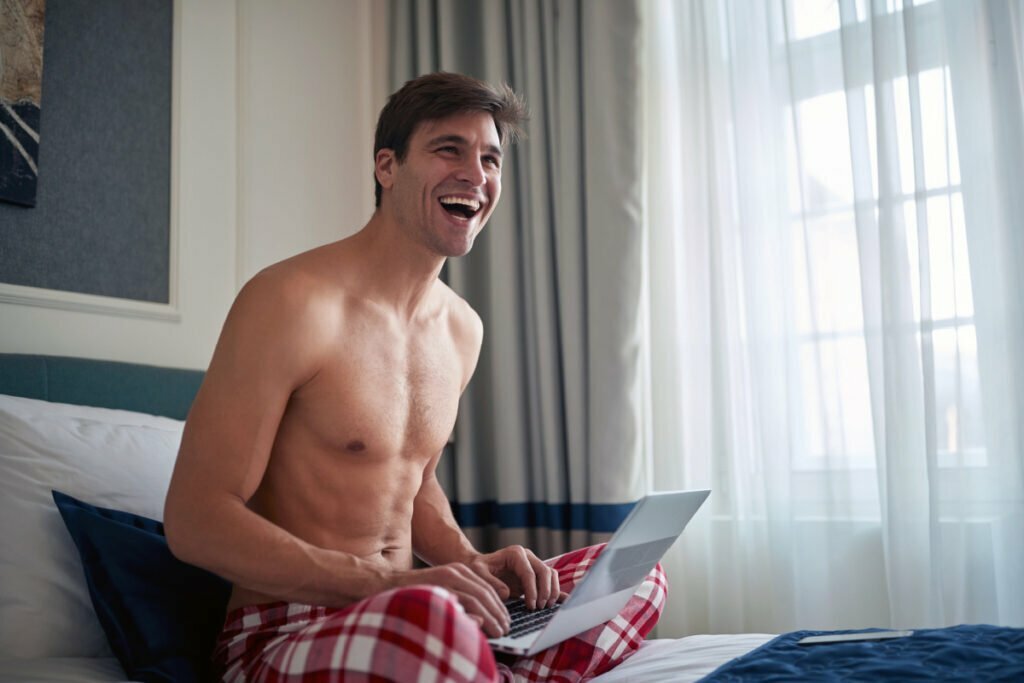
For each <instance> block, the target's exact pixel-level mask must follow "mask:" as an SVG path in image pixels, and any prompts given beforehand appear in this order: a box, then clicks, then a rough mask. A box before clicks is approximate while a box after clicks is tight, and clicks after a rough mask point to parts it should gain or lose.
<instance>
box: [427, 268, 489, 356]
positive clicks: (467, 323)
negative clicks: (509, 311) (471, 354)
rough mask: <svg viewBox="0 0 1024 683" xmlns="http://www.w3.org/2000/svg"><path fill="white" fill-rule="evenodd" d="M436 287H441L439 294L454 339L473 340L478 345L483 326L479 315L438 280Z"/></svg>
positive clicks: (452, 290)
mask: <svg viewBox="0 0 1024 683" xmlns="http://www.w3.org/2000/svg"><path fill="white" fill-rule="evenodd" d="M438 285H440V287H441V294H442V296H443V297H444V301H445V307H446V309H447V311H448V320H449V322H450V324H451V329H452V332H453V334H454V335H455V337H456V339H457V340H464V341H468V342H472V341H474V340H475V341H476V343H478V344H479V341H480V339H481V338H482V337H483V333H484V324H483V320H481V318H480V315H479V314H478V313H477V312H476V311H475V310H473V307H472V306H470V305H469V302H468V301H466V300H465V299H463V298H462V297H461V296H459V295H458V294H457V293H456V292H455V290H454V289H452V288H451V287H449V286H448V285H447V284H445V283H444V282H442V281H440V280H438Z"/></svg>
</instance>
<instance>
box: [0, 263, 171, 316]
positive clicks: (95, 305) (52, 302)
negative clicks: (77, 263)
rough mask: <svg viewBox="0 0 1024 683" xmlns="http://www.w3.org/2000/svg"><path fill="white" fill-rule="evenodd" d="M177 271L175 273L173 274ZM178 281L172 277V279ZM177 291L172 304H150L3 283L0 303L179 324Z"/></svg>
mask: <svg viewBox="0 0 1024 683" xmlns="http://www.w3.org/2000/svg"><path fill="white" fill-rule="evenodd" d="M172 272H173V271H172ZM174 279H175V278H174V277H173V276H172V280H174ZM175 298H176V293H175V290H173V289H172V290H171V300H172V301H171V303H169V304H155V303H152V302H149V301H135V300H133V299H118V298H115V297H109V296H97V295H95V294H80V293H78V292H64V291H60V290H56V289H42V288H40V287H25V286H23V285H11V284H7V283H0V304H18V305H21V306H35V307H38V308H57V309H61V310H65V311H78V312H81V313H102V314H107V315H118V316H124V317H128V318H146V319H149V320H164V321H171V322H179V321H180V320H181V311H179V310H178V306H177V303H176V302H175V301H174V300H175Z"/></svg>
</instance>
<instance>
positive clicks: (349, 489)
mask: <svg viewBox="0 0 1024 683" xmlns="http://www.w3.org/2000/svg"><path fill="white" fill-rule="evenodd" d="M281 445H282V444H281V443H280V440H279V443H278V444H277V445H276V446H275V448H274V452H273V454H272V455H271V459H270V462H269V463H268V467H267V472H266V474H265V475H264V478H263V481H262V482H261V484H260V487H259V488H258V489H257V491H256V493H255V495H253V497H252V499H251V500H250V501H249V503H248V507H249V508H250V509H251V510H252V511H253V512H255V513H256V514H258V515H260V516H262V517H264V518H266V519H267V520H269V521H270V522H272V523H274V524H276V525H277V526H280V527H281V528H282V529H284V530H285V531H287V532H289V533H291V534H292V535H294V536H296V537H297V538H300V539H302V540H303V541H306V542H307V543H310V544H311V545H314V546H317V547H320V548H324V549H327V550H337V551H340V552H344V553H349V554H351V555H355V556H357V557H359V558H361V559H363V560H368V561H370V562H373V563H375V564H377V565H379V566H380V567H381V568H383V569H390V570H394V571H402V570H408V569H411V568H412V563H413V550H412V512H413V500H414V499H415V497H416V494H417V492H418V491H419V487H420V483H421V482H422V477H423V469H424V467H425V465H426V462H427V461H426V459H421V458H408V457H403V456H402V455H401V454H399V453H387V452H384V451H383V450H377V451H376V452H375V451H374V450H373V449H371V448H367V449H365V450H361V451H359V452H356V453H350V452H347V451H345V450H343V449H342V450H341V452H339V450H338V449H323V448H306V449H303V450H302V451H301V452H297V451H288V450H285V449H281V448H279V447H280V446H281ZM307 446H308V444H307ZM300 453H301V455H300ZM267 561H268V562H273V558H272V557H268V558H267ZM295 580H296V583H297V584H300V583H301V582H302V580H303V577H295ZM281 599H282V598H281V596H274V595H267V594H264V593H260V592H257V591H254V590H250V589H248V588H246V587H244V586H241V585H238V584H236V585H235V586H234V588H233V590H232V593H231V600H230V601H229V603H228V610H229V611H230V610H232V609H236V608H239V607H244V606H247V605H254V604H263V603H268V602H276V601H279V600H281Z"/></svg>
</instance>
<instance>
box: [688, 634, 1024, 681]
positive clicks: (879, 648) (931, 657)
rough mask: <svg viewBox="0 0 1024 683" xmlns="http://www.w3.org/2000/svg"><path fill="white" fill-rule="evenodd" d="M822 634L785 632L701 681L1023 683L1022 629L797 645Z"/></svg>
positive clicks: (1023, 649)
mask: <svg viewBox="0 0 1024 683" xmlns="http://www.w3.org/2000/svg"><path fill="white" fill-rule="evenodd" d="M823 633H829V632H828V631H794V632H793V633H786V634H785V635H781V636H779V637H778V638H775V639H773V640H771V641H770V642H768V643H765V644H764V645H762V646H761V647H759V648H757V649H756V650H754V651H752V652H749V653H747V654H745V655H743V656H742V657H737V658H736V659H734V660H732V661H731V662H729V663H727V664H724V665H722V666H720V667H719V668H718V669H716V670H715V671H713V672H712V673H711V674H710V675H708V676H707V677H706V678H704V679H703V681H705V682H708V683H721V682H723V681H758V682H759V683H760V682H761V681H839V680H842V681H879V680H891V681H1024V629H1015V628H1003V627H999V626H952V627H950V628H936V629H918V630H915V631H914V635H912V636H908V637H906V638H896V639H893V640H877V641H864V642H853V643H828V644H819V645H797V644H796V641H798V640H800V639H801V638H803V637H804V636H810V635H818V634H823ZM835 633H858V631H836V632H835Z"/></svg>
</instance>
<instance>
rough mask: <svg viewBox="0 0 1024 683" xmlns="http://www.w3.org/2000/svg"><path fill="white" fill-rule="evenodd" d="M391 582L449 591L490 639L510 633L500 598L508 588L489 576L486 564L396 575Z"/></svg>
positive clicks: (451, 565) (456, 563) (506, 592)
mask: <svg viewBox="0 0 1024 683" xmlns="http://www.w3.org/2000/svg"><path fill="white" fill-rule="evenodd" d="M474 564H475V561H474ZM390 583H391V585H393V586H411V585H415V584H422V583H426V584H431V585H433V586H441V587H442V588H446V589H448V590H449V591H450V592H451V593H452V594H453V595H455V597H456V598H458V600H459V603H460V604H461V605H462V606H463V607H464V608H465V610H466V614H468V615H469V616H470V617H472V618H473V619H475V620H476V621H477V622H478V623H479V624H480V627H481V628H482V629H483V630H484V633H486V634H487V635H488V637H490V638H498V637H500V636H503V635H505V634H506V633H508V629H509V625H510V622H509V616H508V610H507V609H505V605H504V604H503V602H502V600H503V599H504V598H503V597H501V596H500V595H499V591H504V594H505V595H507V594H508V588H506V587H505V585H504V584H503V583H502V582H501V581H499V580H498V579H496V578H494V576H492V575H491V574H490V573H488V572H487V571H486V570H485V569H484V568H483V565H476V566H471V565H470V564H465V563H462V562H452V563H450V564H443V565H440V566H437V567H430V568H428V569H413V570H410V571H404V572H396V573H395V574H394V575H393V576H392V580H391V582H390Z"/></svg>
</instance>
